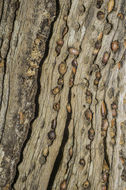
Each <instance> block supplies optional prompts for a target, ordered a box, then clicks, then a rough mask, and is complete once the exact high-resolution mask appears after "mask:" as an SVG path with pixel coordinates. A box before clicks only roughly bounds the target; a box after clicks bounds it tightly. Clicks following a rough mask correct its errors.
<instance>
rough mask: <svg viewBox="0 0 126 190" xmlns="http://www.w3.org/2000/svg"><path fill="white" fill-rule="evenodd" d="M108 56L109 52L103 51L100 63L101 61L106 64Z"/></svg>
mask: <svg viewBox="0 0 126 190" xmlns="http://www.w3.org/2000/svg"><path fill="white" fill-rule="evenodd" d="M109 57H110V54H109V53H108V52H107V51H106V52H105V53H104V55H103V58H102V63H103V64H104V65H106V64H107V62H108V60H109Z"/></svg>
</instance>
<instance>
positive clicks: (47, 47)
mask: <svg viewBox="0 0 126 190" xmlns="http://www.w3.org/2000/svg"><path fill="white" fill-rule="evenodd" d="M59 11H60V6H59V0H56V17H55V19H54V21H53V22H52V23H51V26H50V34H49V37H48V39H47V41H46V46H45V47H46V48H45V53H44V56H43V58H42V60H41V62H40V66H39V71H38V77H37V93H36V96H35V115H34V119H33V120H32V121H31V122H30V128H29V131H28V134H27V138H26V140H25V142H24V144H23V146H22V149H21V152H20V160H19V162H18V164H17V166H16V174H15V178H14V180H13V183H12V185H11V188H12V189H13V190H15V188H14V185H15V183H16V182H17V179H18V177H19V171H18V166H19V165H20V163H21V162H22V161H23V151H24V148H25V147H26V144H27V142H28V141H29V139H30V137H31V134H32V124H33V122H34V120H35V119H36V118H37V117H38V113H39V103H38V98H39V95H40V92H41V84H40V77H41V73H42V65H43V63H44V61H45V59H46V57H47V56H48V52H49V43H50V39H51V37H52V34H53V26H54V23H55V21H56V20H57V17H58V15H59Z"/></svg>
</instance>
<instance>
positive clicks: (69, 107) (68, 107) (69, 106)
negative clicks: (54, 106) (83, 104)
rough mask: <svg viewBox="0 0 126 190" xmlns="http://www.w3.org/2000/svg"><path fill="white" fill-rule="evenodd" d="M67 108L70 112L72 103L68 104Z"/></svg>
mask: <svg viewBox="0 0 126 190" xmlns="http://www.w3.org/2000/svg"><path fill="white" fill-rule="evenodd" d="M66 108H67V111H68V113H71V105H70V103H68V104H67V106H66Z"/></svg>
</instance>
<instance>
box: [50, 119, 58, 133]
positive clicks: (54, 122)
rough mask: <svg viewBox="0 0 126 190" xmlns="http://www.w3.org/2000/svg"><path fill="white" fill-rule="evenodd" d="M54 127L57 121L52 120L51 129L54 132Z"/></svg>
mask: <svg viewBox="0 0 126 190" xmlns="http://www.w3.org/2000/svg"><path fill="white" fill-rule="evenodd" d="M56 125H57V119H56V118H55V119H53V120H52V122H51V128H52V129H53V130H55V128H56Z"/></svg>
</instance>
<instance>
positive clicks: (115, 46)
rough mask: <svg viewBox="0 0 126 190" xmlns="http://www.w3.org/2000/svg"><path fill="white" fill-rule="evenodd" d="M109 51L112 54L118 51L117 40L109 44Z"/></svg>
mask: <svg viewBox="0 0 126 190" xmlns="http://www.w3.org/2000/svg"><path fill="white" fill-rule="evenodd" d="M111 49H112V51H113V52H114V53H116V52H117V51H118V49H119V42H118V41H117V40H115V41H113V42H112V44H111Z"/></svg>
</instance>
